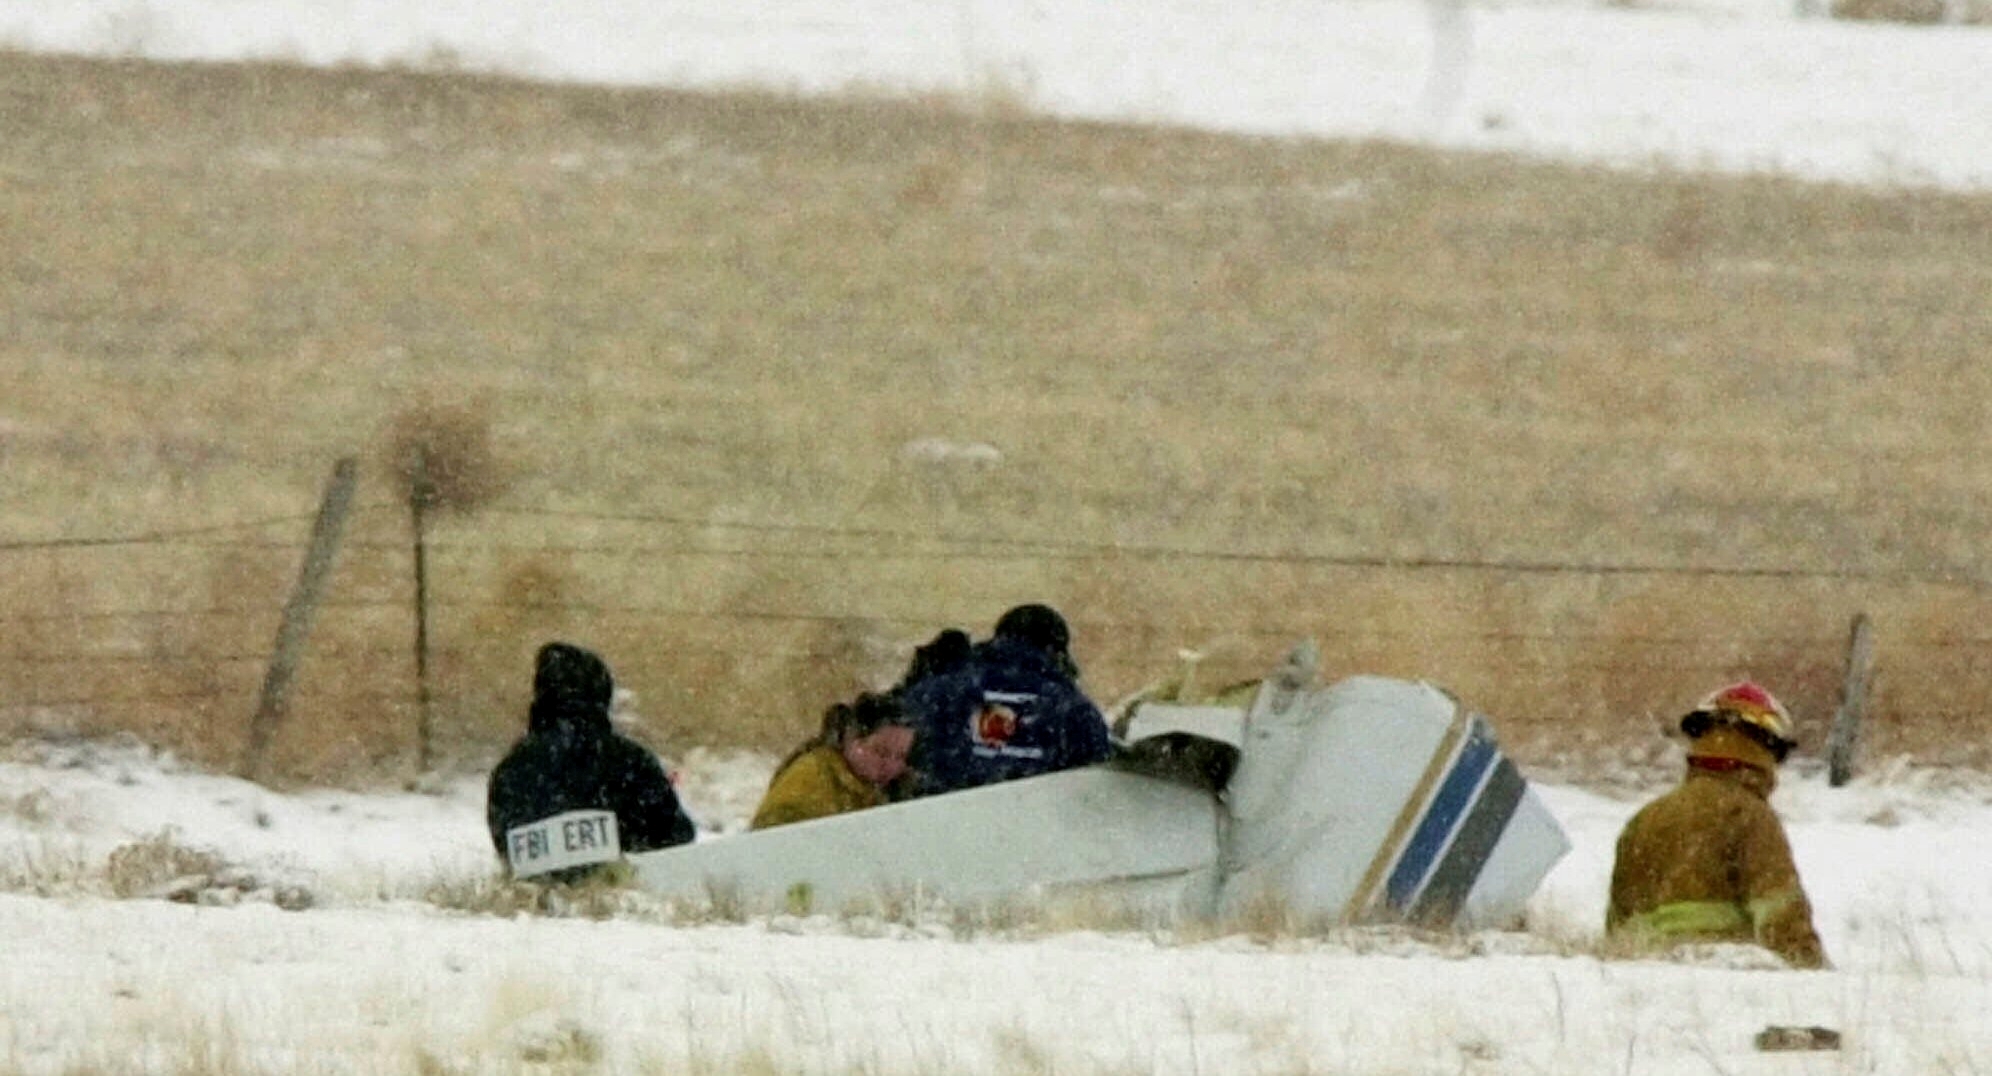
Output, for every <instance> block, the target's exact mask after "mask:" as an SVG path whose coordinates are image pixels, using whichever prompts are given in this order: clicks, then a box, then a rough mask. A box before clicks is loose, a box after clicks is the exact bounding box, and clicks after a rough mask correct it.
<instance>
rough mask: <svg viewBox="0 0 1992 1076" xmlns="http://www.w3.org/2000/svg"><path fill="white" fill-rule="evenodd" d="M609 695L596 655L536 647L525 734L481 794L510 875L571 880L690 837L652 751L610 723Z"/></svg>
mask: <svg viewBox="0 0 1992 1076" xmlns="http://www.w3.org/2000/svg"><path fill="white" fill-rule="evenodd" d="M614 695H615V679H614V678H613V677H612V676H611V675H610V674H609V667H608V665H606V664H604V663H603V661H602V659H601V658H599V657H597V656H596V655H595V654H593V653H592V652H590V651H588V650H584V649H582V648H581V647H578V646H571V645H569V644H567V643H548V644H546V645H545V646H542V647H540V650H539V656H538V658H537V659H536V661H535V668H534V671H533V702H532V707H531V709H530V710H529V711H528V715H527V721H526V735H525V737H524V738H523V739H521V740H520V741H519V742H518V743H516V744H514V745H513V746H512V749H511V750H510V751H509V752H507V753H506V755H505V758H504V760H503V761H501V762H499V763H498V765H497V767H496V768H494V769H493V770H492V771H491V783H490V787H489V790H488V793H487V797H486V800H485V820H486V822H487V823H488V824H489V825H490V827H491V843H492V844H493V845H494V846H495V847H496V848H497V849H498V857H499V858H500V859H502V860H504V861H505V863H506V865H507V867H508V868H510V870H511V873H512V875H513V876H514V877H520V878H524V877H542V878H545V879H549V880H553V881H561V882H571V881H576V880H579V879H580V878H583V877H586V876H587V875H588V874H589V873H591V871H592V870H593V869H594V868H595V867H598V866H599V865H600V864H602V863H607V862H613V861H615V860H617V859H620V858H621V854H622V853H624V852H647V851H650V850H653V849H657V848H669V847H671V846H672V845H678V844H686V843H688V842H690V841H691V840H692V837H693V827H692V820H691V819H690V818H689V817H687V816H686V815H685V812H684V809H683V808H682V807H680V806H679V805H678V794H677V793H676V792H674V791H673V790H672V788H671V782H670V779H669V778H667V777H665V775H664V767H663V766H662V765H661V764H660V763H659V762H658V761H657V756H656V755H654V754H652V753H651V752H650V751H649V749H647V748H645V747H644V746H643V745H641V744H639V743H637V742H636V741H634V740H631V739H629V738H628V737H626V736H623V735H622V734H620V733H618V732H616V731H615V730H614V729H613V728H611V727H610V725H609V702H610V700H611V699H612V698H613V697H614ZM611 816H612V817H613V822H614V826H613V830H611V828H610V826H609V820H610V817H611Z"/></svg>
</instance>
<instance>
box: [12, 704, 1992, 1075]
mask: <svg viewBox="0 0 1992 1076" xmlns="http://www.w3.org/2000/svg"><path fill="white" fill-rule="evenodd" d="M12 757H13V758H14V759H16V761H11V762H5V763H0V880H4V881H5V882H6V883H7V884H6V886H5V888H7V889H10V890H14V891H15V892H14V893H13V894H10V895H0V937H5V938H6V939H7V943H6V944H7V958H6V960H5V961H4V962H0V1071H8V1072H11V1071H20V1072H24V1073H26V1072H32V1073H41V1072H49V1073H64V1072H96V1071H103V1072H139V1071H149V1072H150V1071H165V1072H173V1071H181V1072H215V1071H219V1072H401V1071H406V1072H513V1071H568V1072H584V1071H585V1072H615V1073H622V1072H698V1071H705V1072H733V1071H747V1072H764V1071H775V1072H791V1071H798V1072H800V1071H806V1072H839V1073H841V1072H858V1073H936V1074H939V1073H958V1072H1056V1071H1063V1072H1115V1073H1120V1072H1128V1073H1133V1072H1179V1073H1198V1072H1208V1073H1218V1072H1250V1073H1290V1072H1317V1073H1346V1072H1379V1073H1441V1072H1444V1073H1459V1072H1480V1073H1496V1072H1514V1073H1539V1072H1550V1073H1598V1072H1615V1073H1616V1072H1639V1073H1704V1072H1715V1073H1742V1072H1779V1073H1786V1072H1848V1071H1851V1072H1883V1073H1887V1072H1902V1073H1922V1072H1982V1071H1987V1070H1988V1069H1992V1021H1988V1020H1987V1019H1986V1016H1985V1014H1986V1013H1988V1012H1992V910H1989V909H1992V863H1988V862H1987V858H1986V856H1985V854H1984V851H1983V848H1984V845H1983V836H1982V835H1983V834H1984V833H1986V832H1988V831H1989V830H1992V781H1987V780H1985V779H1983V778H1981V777H1978V776H1976V775H1958V774H1939V773H1933V772H1929V771H1908V770H1901V771H1898V772H1893V773H1889V772H1883V773H1879V774H1876V775H1874V776H1872V777H1869V778H1867V779H1864V780H1861V781H1857V782H1856V783H1855V784H1854V785H1852V786H1849V787H1847V788H1842V789H1829V788H1828V787H1826V784H1825V781H1824V779H1823V777H1822V776H1821V775H1820V774H1818V773H1817V772H1807V771H1806V770H1804V769H1801V770H1799V771H1798V772H1795V773H1791V774H1788V775H1787V777H1788V779H1787V782H1786V786H1785V787H1783V788H1781V789H1780V790H1779V792H1778V793H1777V797H1776V800H1775V803H1776V804H1777V806H1778V807H1779V809H1780V811H1781V812H1782V813H1783V815H1784V816H1785V818H1786V819H1787V821H1788V823H1789V825H1790V830H1791V835H1792V840H1793V844H1794V848H1795V852H1796V855H1797V857H1798V862H1799V866H1800V869H1801V870H1802V871H1803V872H1804V876H1805V880H1806V884H1807V887H1808V889H1809V890H1810V892H1811V895H1812V897H1813V899H1814V902H1815V904H1816V906H1817V913H1818V922H1819V928H1820V933H1821V935H1822V937H1823V938H1824V940H1825V943H1826V946H1827V949H1828V952H1829V954H1830V956H1831V957H1832V959H1833V961H1834V963H1835V969H1834V970H1832V971H1828V972H1793V971H1788V970H1782V969H1781V968H1779V967H1778V965H1777V964H1776V962H1775V961H1773V960H1771V959H1770V958H1769V957H1767V956H1765V955H1764V954H1761V953H1759V952H1757V951H1755V950H1750V949H1745V948H1739V947H1716V948H1711V949H1709V950H1707V951H1705V952H1701V953H1696V954H1690V955H1689V956H1687V957H1685V958H1683V959H1679V960H1674V961H1657V960H1639V961H1630V960H1611V959H1601V958H1600V957H1599V956H1598V955H1596V953H1595V951H1594V947H1595V943H1596V941H1597V937H1598V934H1599V921H1600V919H1601V918H1602V915H1603V908H1604V891H1605V885H1606V880H1607V878H1608V875H1609V873H1610V861H1611V846H1612V841H1613V838H1614V836H1615V835H1616V833H1617V830H1618V827H1619V826H1620V825H1621V824H1622V823H1623V822H1624V820H1625V819H1626V818H1627V817H1628V816H1629V815H1630V813H1631V812H1632V810H1633V809H1634V808H1635V807H1636V806H1637V805H1638V799H1639V797H1640V796H1643V795H1645V794H1647V793H1648V792H1651V791H1657V790H1658V787H1659V786H1658V785H1655V786H1653V787H1652V788H1646V789H1637V790H1628V791H1627V792H1621V793H1617V794H1607V793H1603V792H1596V791H1587V790H1585V789H1583V788H1578V787H1570V786H1561V785H1539V789H1540V791H1541V792H1542V794H1543V795H1544V797H1545V799H1546V801H1547V802H1548V804H1549V805H1550V807H1551V809H1552V810H1553V811H1554V812H1555V813H1556V814H1557V816H1558V817H1559V819H1560V820H1561V821H1562V822H1563V824H1564V825H1565V827H1566V828H1567V829H1568V831H1569V833H1570V836H1571V838H1572V842H1573V844H1574V845H1575V851H1574V852H1573V853H1572V854H1571V855H1570V856H1569V857H1567V858H1566V859H1565V860H1564V861H1563V862H1562V863H1561V864H1560V865H1559V866H1558V867H1557V868H1556V869H1555V870H1554V871H1553V872H1552V873H1551V875H1550V876H1549V878H1548V879H1547V881H1546V882H1545V884H1544V885H1543V887H1542V888H1541V890H1540V891H1539V892H1538V893H1537V895H1536V897H1535V898H1534V900H1533V901H1532V902H1531V904H1530V909H1529V924H1528V928H1527V929H1526V930H1524V931H1518V932H1513V933H1506V932H1489V933H1483V934H1477V935H1470V936H1466V937H1459V938H1416V937H1410V936H1407V935H1404V934H1402V933H1397V932H1388V931H1347V932H1337V933H1333V934H1330V935H1327V936H1317V937H1278V936H1253V935H1251V934H1247V933H1235V934H1217V935H1215V936H1213V934H1212V932H1209V931H1184V932H1177V931H1172V930H1170V929H1166V928H1160V929H1148V930H1143V931H1132V932H1130V931H1111V930H1108V931H1101V930H1085V929H1081V930H1052V929H1047V928H1046V926H1045V925H1043V924H1036V923H1032V922H1029V921H1028V920H1026V921H1023V922H1020V923H1016V924H1004V923H1000V922H999V923H990V922H987V921H978V922H964V921H961V920H958V919H956V918H952V917H950V916H949V915H948V914H946V912H945V910H927V911H924V912H923V911H922V910H920V909H911V910H906V911H900V912H897V913H895V914H891V915H884V914H882V915H881V916H879V917H873V918H866V917H857V918H832V917H827V916H815V917H809V918H794V917H782V916H772V917H770V916H758V917H757V916H748V917H746V918H745V921H740V922H736V921H726V920H725V919H723V918H721V919H715V920H713V921H703V922H702V921H699V920H698V916H697V915H696V914H691V913H687V912H685V911H683V910H673V909H668V908H665V907H663V906H661V905H658V904H655V903H648V902H646V901H644V900H643V899H642V898H641V896H640V895H625V897H624V898H623V903H622V905H621V906H620V912H621V914H617V915H613V916H610V917H608V918H604V919H596V918H591V917H590V916H589V915H588V914H586V909H576V910H573V911H571V912H570V913H569V914H564V915H563V914H553V915H536V914H526V913H520V914H516V915H508V914H503V913H502V911H500V912H494V911H491V910H489V909H488V908H480V909H477V910H471V911H463V910H452V909H451V908H448V907H439V906H438V903H436V902H435V900H436V899H437V898H436V894H439V893H446V892H451V891H454V892H467V891H473V890H476V889H477V888H478V886H479V884H480V883H481V882H484V881H485V880H487V879H489V878H490V877H491V876H492V874H493V872H494V868H495V862H494V860H493V858H492V857H491V854H490V850H489V847H488V845H487V844H486V837H485V835H484V828H483V814H482V812H483V799H482V790H481V788H480V787H479V785H478V783H477V782H475V781H464V782H459V783H456V784H453V785H449V786H447V787H444V788H441V789H439V790H436V791H433V792H428V793H388V794H373V795H363V794H357V793H348V792H327V791H315V792H302V793H298V794H290V795H285V794H279V793H276V792H272V791H269V790H267V789H264V788H261V787H259V786H256V785H252V784H249V783H246V782H243V781H239V780H236V779H234V778H229V777H222V776H216V775H211V774H204V773H198V772H192V771H188V770H185V769H182V768H180V767H178V766H176V765H174V764H173V762H172V760H170V759H164V758H160V757H158V756H156V755H155V754H153V753H151V752H150V751H148V750H146V749H144V748H143V747H140V746H137V745H133V744H128V745H122V746H117V745H103V744H74V743H71V744H39V743H36V744H21V745H16V746H15V747H14V748H13V749H12ZM680 762H681V765H682V773H683V777H682V783H683V788H684V790H685V792H686V799H687V802H688V804H689V805H690V807H691V808H692V809H693V810H694V811H695V812H696V813H697V815H698V817H699V819H700V821H701V823H702V824H704V825H705V826H706V827H708V829H709V830H719V831H726V830H737V829H738V828H739V827H740V825H741V824H742V819H744V817H745V816H746V814H747V813H748V812H749V811H750V810H751V807H752V804H753V802H754V800H755V799H756V798H757V797H758V795H759V792H760V790H761V788H762V786H763V783H764V782H765V779H766V775H767V773H768V770H769V768H770V767H771V765H772V760H771V759H767V758H761V757H756V756H751V755H723V754H711V753H704V752H694V753H693V754H692V755H690V756H689V757H687V758H685V759H683V760H680ZM162 833H164V834H169V837H168V839H167V840H161V838H160V835H161V834H162ZM715 838H716V839H724V834H723V833H708V835H707V839H715ZM169 841H170V843H171V844H173V845H176V846H180V847H183V848H188V849H204V850H208V851H210V852H211V853H212V854H213V857H214V859H215V860H216V861H219V862H220V863H222V864H225V865H226V866H225V867H224V868H223V869H221V870H220V871H218V872H214V875H213V876H214V877H217V878H220V879H224V881H223V882H221V883H215V884H210V885H209V886H208V888H206V889H205V891H204V892H203V894H202V895H201V896H199V897H198V898H197V902H196V903H173V902H169V901H166V900H163V899H145V898H142V897H140V898H132V899H116V898H115V897H114V896H113V895H112V893H111V889H110V887H111V886H112V885H114V884H117V883H118V882H119V879H118V878H114V877H111V876H110V875H108V874H107V872H106V865H107V864H116V863H119V862H121V861H122V860H121V857H120V856H116V855H113V853H114V852H116V851H117V850H118V849H120V848H123V847H127V846H133V845H136V846H139V847H147V846H159V845H163V844H166V843H168V842H169ZM127 854H129V853H127ZM227 879H235V881H233V882H229V881H226V880H227ZM452 887H453V888H452ZM280 890H282V891H285V892H289V893H302V894H306V895H308V898H309V899H308V901H301V900H294V899H291V900H285V901H283V903H284V904H287V905H292V906H295V905H298V904H303V903H309V905H310V906H309V907H307V908H304V909H303V910H296V911H290V910H284V909H283V908H281V907H279V903H278V900H277V893H278V891H280ZM441 903H443V904H445V905H447V904H452V903H458V902H452V901H451V900H448V899H442V900H441ZM1767 1024H1791V1025H1824V1026H1829V1027H1833V1028H1837V1029H1839V1030H1841V1031H1842V1032H1844V1033H1845V1035H1846V1041H1845V1044H1844V1047H1843V1049H1842V1050H1841V1051H1840V1052H1838V1053H1819V1054H1812V1055H1805V1056H1798V1055H1790V1054H1785V1055H1779V1054H1765V1053H1759V1052H1758V1051H1757V1050H1756V1049H1755V1047H1754V1045H1753V1038H1754V1036H1755V1034H1756V1032H1757V1031H1759V1030H1760V1029H1762V1028H1763V1027H1764V1026H1765V1025H1767Z"/></svg>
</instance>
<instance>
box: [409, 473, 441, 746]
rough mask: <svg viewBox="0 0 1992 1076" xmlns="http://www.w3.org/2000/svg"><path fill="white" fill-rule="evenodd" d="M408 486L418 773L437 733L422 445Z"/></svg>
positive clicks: (428, 491)
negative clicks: (431, 669)
mask: <svg viewBox="0 0 1992 1076" xmlns="http://www.w3.org/2000/svg"><path fill="white" fill-rule="evenodd" d="M409 479H410V480H409V483H408V520H409V524H410V526H411V527H412V529H413V530H414V532H415V550H414V562H415V772H416V774H417V775H418V776H419V775H422V774H426V773H428V772H429V771H430V769H431V768H433V767H434V766H435V762H436V748H435V738H436V730H435V723H434V719H433V718H432V717H431V715H430V710H431V709H432V707H431V704H430V695H429V542H428V525H427V522H426V520H425V515H426V513H427V509H428V507H429V505H430V503H431V502H433V501H434V500H435V499H436V486H435V483H434V481H433V480H432V479H431V478H430V476H429V450H428V448H427V446H422V445H418V446H416V449H415V459H414V461H413V471H412V473H411V474H410V476H409Z"/></svg>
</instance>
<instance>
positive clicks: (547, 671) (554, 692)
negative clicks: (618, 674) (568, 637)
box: [533, 643, 616, 710]
mask: <svg viewBox="0 0 1992 1076" xmlns="http://www.w3.org/2000/svg"><path fill="white" fill-rule="evenodd" d="M615 694H616V681H615V677H614V676H611V675H610V674H609V666H608V663H606V662H604V661H603V660H602V659H601V658H599V657H597V656H596V655H595V653H594V652H593V651H591V650H585V649H583V648H581V647H578V646H574V645H572V644H570V643H548V644H546V645H545V646H542V647H540V649H539V657H538V658H536V659H535V660H534V664H533V699H534V700H535V701H540V700H544V701H547V702H555V701H558V702H561V703H567V704H578V705H581V706H587V707H599V708H601V709H603V710H607V709H608V708H609V703H610V702H611V701H612V700H613V699H614V698H615Z"/></svg>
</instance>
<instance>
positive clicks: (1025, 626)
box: [996, 603, 1072, 654]
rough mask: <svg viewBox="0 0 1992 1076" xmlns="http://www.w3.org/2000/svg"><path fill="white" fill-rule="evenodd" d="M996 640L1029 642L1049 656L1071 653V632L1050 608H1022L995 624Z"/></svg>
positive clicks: (1044, 606)
mask: <svg viewBox="0 0 1992 1076" xmlns="http://www.w3.org/2000/svg"><path fill="white" fill-rule="evenodd" d="M996 638H998V639H1015V640H1017V641H1019V642H1024V643H1029V644H1031V645H1032V646H1035V647H1037V648H1038V649H1039V650H1042V651H1044V652H1045V653H1047V654H1070V653H1071V652H1072V630H1071V629H1070V628H1067V627H1066V626H1065V618H1064V617H1062V616H1059V615H1058V610H1056V609H1053V608H1052V607H1051V606H1049V605H1039V604H1036V603H1032V604H1030V605H1019V606H1017V607H1016V608H1014V609H1012V610H1010V611H1009V612H1007V613H1004V614H1003V616H1002V618H1001V619H999V620H997V621H996Z"/></svg>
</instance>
